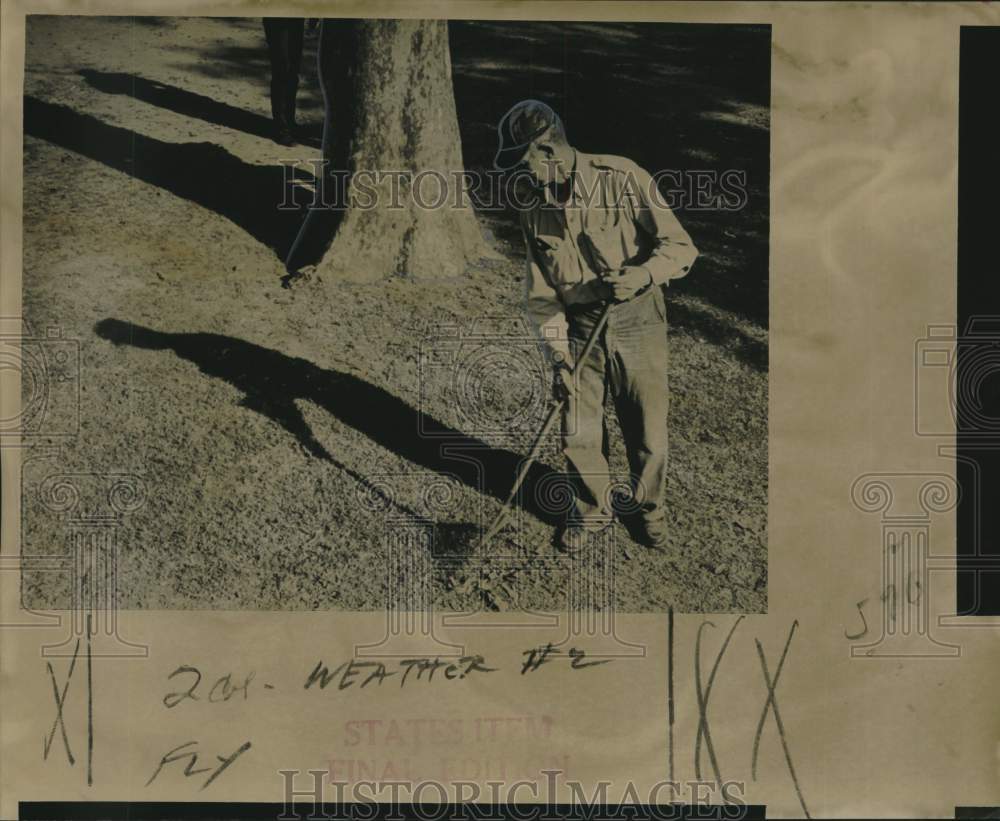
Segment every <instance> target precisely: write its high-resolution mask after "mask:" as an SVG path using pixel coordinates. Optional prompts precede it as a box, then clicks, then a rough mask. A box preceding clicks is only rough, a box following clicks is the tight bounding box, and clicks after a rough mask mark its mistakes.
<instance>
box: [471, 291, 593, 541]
mask: <svg viewBox="0 0 1000 821" xmlns="http://www.w3.org/2000/svg"><path fill="white" fill-rule="evenodd" d="M612 304H613V303H612V302H608V303H607V304H605V306H604V310H603V311H601V315H600V317H598V319H597V324H596V325H594V329H593V330H592V331H591V332H590V336H588V337H587V341H586V342H585V343H584V346H583V350H582V351H580V355H579V356H578V357H577V358H576V362H574V363H573V368H572V369H571V370H570V377H571V378H573V379H575V378H576V375H577V373H578V372H579V370H580V367H581V365H582V364H583V363H584V362H585V361H586V359H587V357H588V356H590V352H591V351H592V350H593V349H594V346H595V345H596V344H597V340H598V338H599V337H600V336H601V331H603V330H604V326H605V325H607V323H608V313H609V312H610V310H611V306H612ZM565 404H566V402H565V400H564V399H559V400H557V401H556V403H555V404H554V405H553V406H552V408H551V409H550V410H549V415H548V416H547V417H545V424H543V425H542V428H541V430H539V431H538V435H537V436H535V441H534V442H533V443H532V445H531V450H530V451H529V452H528V458H527V459H525V460H524V463H523V464H522V465H521V469H520V470H519V471H518V472H517V478H516V479H514V485H513V487H511V489H510V493H508V494H507V499H506V501H505V502H504V503H503V507H502V508H501V509H500V512H499V513H498V514H497V515H496V517H495V518H494V519H493V522H492V523H491V524H490V527H489V529H488V530H487V531H486V534H485V535H484V536H483V541H484V542H485V541H487V540H489V539H490V538H492V537H493V536H494V535H495V534H496V532H497V531H498V530H499V529H500V527H501V525H502V524H503V523H504V521H505V520H506V518H507V515H508V513H509V511H510V505H511V502H513V501H514V497H515V496H517V492H518V491H519V490H520V489H521V485H522V484H524V480H525V478H526V477H527V476H528V471H529V470H531V466H532V465H533V464H534V463H535V460H536V459H537V458H538V452H539V451H540V450H541V448H542V442H543V441H544V440H545V437H546V436H548V435H549V431H551V430H552V426H553V425H554V424H555V422H556V420H557V419H558V418H559V412H560V411H561V410H562V408H563V405H565Z"/></svg>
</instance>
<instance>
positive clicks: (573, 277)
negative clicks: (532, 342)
mask: <svg viewBox="0 0 1000 821" xmlns="http://www.w3.org/2000/svg"><path fill="white" fill-rule="evenodd" d="M575 157H576V162H575V167H574V171H573V173H572V174H571V180H572V185H573V187H572V195H571V196H570V197H569V199H568V201H567V203H566V204H565V205H560V204H558V203H556V202H554V201H553V200H552V198H551V196H549V192H548V189H545V191H546V200H545V201H544V202H541V201H540V202H538V203H535V204H533V206H532V207H531V208H527V209H524V210H522V211H521V230H522V232H523V234H524V239H525V244H526V246H527V273H526V276H525V283H526V291H527V306H526V311H527V314H528V318H529V320H530V321H531V323H532V325H533V326H534V328H535V329H536V330H537V332H538V334H539V336H540V337H541V338H542V339H543V340H544V341H545V342H546V343H548V345H549V347H550V348H551V350H552V351H557V352H559V353H561V354H563V355H564V356H568V351H569V343H568V339H567V319H566V307H567V306H570V305H577V304H587V303H593V302H598V301H600V300H601V299H602V298H604V295H605V289H604V287H603V286H602V285H601V279H600V276H601V274H603V273H606V272H608V271H616V270H618V269H620V268H622V267H624V266H626V265H637V266H641V267H643V268H645V269H646V270H647V271H648V272H649V275H650V279H651V280H652V282H653V283H654V284H656V285H662V284H665V283H666V282H668V281H669V280H671V279H678V278H680V277H682V276H684V275H685V274H687V272H688V271H689V270H690V269H691V266H692V265H693V264H694V261H695V258H696V257H697V256H698V250H697V249H696V248H695V247H694V243H693V242H691V237H690V236H688V234H687V232H686V231H685V230H684V228H683V227H681V224H680V222H678V220H677V217H676V216H675V215H674V213H673V211H671V210H670V208H669V207H668V206H667V205H666V203H664V202H663V200H662V197H661V196H660V195H659V194H658V192H657V191H656V190H655V186H656V183H655V182H654V181H653V179H652V177H650V175H649V174H648V173H647V172H646V171H644V170H643V169H642V168H640V167H639V166H638V165H636V164H635V163H634V162H632V161H631V160H627V159H625V158H624V157H613V156H608V155H604V154H583V153H581V152H575Z"/></svg>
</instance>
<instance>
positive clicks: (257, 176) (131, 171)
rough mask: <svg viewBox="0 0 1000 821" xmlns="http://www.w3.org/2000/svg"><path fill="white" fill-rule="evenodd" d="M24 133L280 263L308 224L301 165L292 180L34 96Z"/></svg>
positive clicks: (281, 171)
mask: <svg viewBox="0 0 1000 821" xmlns="http://www.w3.org/2000/svg"><path fill="white" fill-rule="evenodd" d="M24 133H25V135H27V136H30V137H36V138H38V139H42V140H46V141H48V142H50V143H52V144H54V145H58V146H60V147H62V148H65V149H68V150H70V151H74V152H76V153H77V154H81V155H82V156H84V157H88V158H90V159H92V160H96V161H98V162H101V163H103V164H104V165H106V166H108V167H109V168H113V169H115V170H116V171H121V172H123V173H125V174H128V175H129V176H131V177H134V178H136V179H139V180H142V181H143V182H146V183H149V184H150V185H155V186H157V187H158V188H162V189H163V190H165V191H169V192H170V193H171V194H174V195H175V196H178V197H180V198H181V199H185V200H189V201H190V202H194V203H196V204H198V205H200V206H202V207H204V208H208V209H209V210H210V211H214V212H215V213H217V214H219V215H220V216H223V217H225V218H226V219H228V220H230V221H231V222H232V223H234V224H235V225H238V226H239V227H240V228H242V229H243V230H244V231H246V232H247V233H248V234H250V236H252V237H253V238H254V239H256V240H257V241H258V242H261V243H263V244H264V245H266V246H267V247H268V248H270V249H272V250H273V251H274V252H275V254H276V255H277V256H278V258H279V259H281V260H284V258H285V256H286V255H287V253H288V249H289V248H290V247H291V243H292V240H294V239H295V235H296V233H297V231H298V229H299V226H300V224H301V222H302V214H303V208H301V207H299V206H297V205H296V204H295V203H296V195H295V186H294V182H295V181H309V182H313V183H314V182H315V179H314V177H313V176H312V175H311V174H309V173H308V172H306V171H304V170H302V169H301V168H298V167H295V168H294V169H292V170H293V172H294V173H291V174H290V173H288V171H287V170H286V168H285V167H283V166H277V165H275V166H268V165H252V164H250V163H246V162H243V160H241V159H239V157H236V156H234V155H233V154H230V153H229V152H228V151H226V149H224V148H222V147H221V146H218V145H214V144H212V143H205V142H203V143H170V142H164V141H163V140H157V139H155V138H153V137H146V136H144V135H142V134H137V133H135V132H134V131H130V130H128V129H127V128H119V127H118V126H113V125H108V124H107V123H103V122H101V121H100V120H98V119H96V118H95V117H91V116H90V115H89V114H81V113H79V112H77V111H74V110H73V109H71V108H68V107H66V106H63V105H58V104H55V103H47V102H44V101H42V100H39V99H37V98H35V97H31V96H26V97H25V98H24ZM282 206H285V207H282Z"/></svg>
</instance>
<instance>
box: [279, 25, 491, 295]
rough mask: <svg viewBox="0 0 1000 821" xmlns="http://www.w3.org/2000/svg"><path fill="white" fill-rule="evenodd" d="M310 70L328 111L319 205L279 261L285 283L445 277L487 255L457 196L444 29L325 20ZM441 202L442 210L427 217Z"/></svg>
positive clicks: (457, 149)
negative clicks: (315, 72) (295, 276)
mask: <svg viewBox="0 0 1000 821" xmlns="http://www.w3.org/2000/svg"><path fill="white" fill-rule="evenodd" d="M319 71H320V81H321V84H322V87H323V97H324V100H325V103H326V119H325V124H324V128H323V158H324V160H325V161H326V163H325V168H324V173H323V174H322V175H321V179H320V181H319V183H318V186H319V192H318V193H319V195H320V202H321V206H320V207H319V208H311V209H310V212H309V214H308V216H307V218H306V220H305V222H304V224H303V226H302V229H301V230H300V232H299V236H298V238H297V239H296V241H295V244H294V245H293V247H292V250H291V251H290V252H289V255H288V259H287V260H286V267H287V268H288V271H289V273H295V272H297V271H301V270H303V269H306V270H310V267H311V269H312V270H314V272H315V273H316V274H318V275H319V276H320V278H322V279H327V278H329V279H346V280H352V281H373V280H378V279H381V278H384V277H386V276H392V275H400V274H402V275H407V276H413V277H452V276H458V275H460V274H462V273H463V272H465V271H466V270H467V268H468V267H469V265H470V264H473V263H475V262H476V261H478V260H479V259H482V258H486V257H493V256H495V253H494V252H493V251H492V249H490V247H489V246H488V244H487V243H486V241H485V239H484V236H483V232H482V230H481V228H480V226H479V222H478V220H477V218H476V215H475V213H474V211H473V209H472V208H471V206H469V205H468V203H467V201H463V199H462V197H461V194H460V190H461V187H462V186H461V182H460V180H461V177H460V174H461V171H462V169H463V167H464V166H463V163H462V147H461V140H460V137H459V131H458V117H457V114H456V111H455V93H454V88H453V85H452V78H451V56H450V53H449V49H448V24H447V22H445V21H435V20H324V21H323V24H322V28H321V31H320V46H319ZM389 172H406V175H405V176H403V175H400V174H396V175H395V177H393V175H391V174H390V173H389ZM379 174H380V175H381V179H378V178H377V177H376V175H379ZM415 175H416V176H415ZM415 180H416V181H418V182H421V184H420V185H419V186H414V185H413V182H414V181H415ZM442 182H444V184H445V186H446V194H447V196H446V197H445V196H443V194H444V192H443V191H442ZM414 187H417V188H419V191H417V192H414ZM345 192H346V193H345ZM415 193H416V194H417V196H416V197H415V196H414V194H415ZM442 198H443V199H444V200H445V203H444V205H443V206H440V207H426V206H429V205H431V206H432V205H435V204H436V203H437V202H438V201H440V200H441V199H442ZM373 200H374V202H375V204H374V207H370V206H371V203H372V201H373ZM456 203H458V204H459V205H460V207H455V206H456ZM331 204H338V205H340V206H341V207H338V208H332V209H331V208H330V207H329V205H331ZM345 204H346V208H345V207H342V206H344V205H345Z"/></svg>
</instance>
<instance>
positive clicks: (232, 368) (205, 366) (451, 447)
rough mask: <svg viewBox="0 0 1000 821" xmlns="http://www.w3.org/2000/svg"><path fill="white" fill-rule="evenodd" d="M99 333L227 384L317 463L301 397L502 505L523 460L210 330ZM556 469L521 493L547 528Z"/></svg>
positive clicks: (107, 327)
mask: <svg viewBox="0 0 1000 821" xmlns="http://www.w3.org/2000/svg"><path fill="white" fill-rule="evenodd" d="M94 330H95V332H96V333H97V335H98V336H99V337H100V338H101V339H106V340H108V341H110V342H112V343H114V344H115V345H131V346H133V347H136V348H143V349H146V350H169V351H173V352H174V353H175V354H177V356H180V357H181V358H183V359H187V360H188V361H189V362H193V363H194V364H195V365H197V366H198V368H199V370H201V372H202V373H204V374H206V375H207V376H211V377H213V378H215V379H223V380H225V381H226V382H228V383H229V384H231V385H232V386H233V387H235V388H236V389H237V390H239V391H241V392H242V393H243V399H242V400H241V404H242V406H243V407H246V408H248V409H250V410H253V411H256V412H257V413H260V414H261V415H263V416H266V417H267V418H268V419H271V420H272V421H274V422H276V423H277V424H279V425H281V427H283V428H284V429H285V430H286V431H288V432H289V433H291V434H292V435H293V436H295V437H296V438H297V439H298V441H299V443H300V444H301V445H302V446H303V447H304V448H305V449H306V450H307V451H308V452H309V453H311V454H312V455H313V456H315V457H317V458H319V459H324V460H327V461H331V462H335V460H334V458H333V457H332V456H331V455H330V453H329V452H328V451H327V450H326V448H325V447H324V446H323V445H322V444H321V443H320V442H319V441H318V440H317V439H316V437H315V435H314V434H313V432H312V430H311V428H310V427H309V425H308V423H307V422H306V420H305V418H304V417H303V415H302V412H301V411H300V410H299V409H298V407H297V406H296V404H295V400H297V399H305V400H308V401H310V402H313V403H315V404H316V405H317V406H319V407H321V408H323V409H324V410H326V411H327V412H328V413H330V414H332V415H333V416H334V417H336V418H337V419H338V420H340V421H341V422H343V423H344V424H346V425H349V426H350V427H352V428H354V429H355V430H356V431H358V432H359V433H361V434H363V435H365V436H367V437H368V438H369V439H371V440H372V441H373V442H375V443H376V444H378V445H380V446H381V447H384V448H386V449H387V450H390V451H392V452H394V453H396V454H397V455H399V456H401V457H403V458H404V459H407V460H408V461H410V462H413V463H414V464H417V465H420V466H421V467H424V468H426V469H428V470H432V471H435V472H439V473H446V474H450V475H452V476H455V477H456V478H458V479H459V480H460V481H462V482H463V483H464V484H465V485H467V486H469V487H471V488H472V489H474V490H476V491H479V492H481V493H484V494H487V495H490V496H493V497H494V498H496V499H499V500H501V501H502V500H504V499H505V498H506V496H507V493H508V492H509V490H510V484H511V482H513V480H514V477H515V475H516V473H517V471H518V468H519V467H520V465H521V461H522V458H523V457H522V456H521V455H519V454H517V453H513V452H512V451H508V450H502V449H499V448H492V447H490V446H489V445H487V444H486V443H485V442H482V441H481V440H479V439H476V438H475V437H473V436H469V435H467V434H464V433H462V432H461V431H458V430H455V429H454V428H451V427H449V426H448V425H445V424H444V423H442V422H440V421H438V420H437V419H435V418H433V417H432V416H430V415H428V414H426V413H424V412H422V411H421V410H418V409H416V408H412V407H410V406H409V405H408V404H407V403H406V402H404V401H402V400H401V399H399V398H397V397H395V396H393V395H392V394H391V393H389V392H388V391H385V390H383V389H382V388H379V387H377V386H375V385H372V384H371V383H369V382H366V381H365V380H363V379H360V378H358V377H356V376H353V375H351V374H347V373H342V372H340V371H336V370H332V369H324V368H320V367H318V366H316V365H314V364H313V363H311V362H308V361H307V360H305V359H300V358H298V357H292V356H287V355H286V354H283V353H280V352H279V351H274V350H271V349H269V348H264V347H261V346H260V345H255V344H253V343H252V342H246V341H244V340H241V339H235V338H233V337H229V336H223V335H220V334H211V333H165V332H161V331H155V330H152V329H150V328H144V327H142V326H141V325H135V324H133V323H130V322H124V321H122V320H119V319H110V318H109V319H102V320H101V321H100V322H98V323H97V325H96V326H95V328H94ZM554 472H555V471H554V470H553V469H552V468H550V467H548V466H545V465H542V464H539V463H535V464H534V465H533V466H532V469H531V471H530V472H529V474H528V478H527V479H526V481H525V485H524V488H523V490H522V492H521V494H520V495H521V497H522V499H523V502H522V506H523V507H524V509H525V510H526V511H528V512H529V513H531V514H532V515H534V516H535V517H537V518H538V519H540V520H542V521H544V522H546V523H549V524H554V523H555V521H556V520H555V517H554V516H553V513H552V512H551V511H546V510H544V509H542V507H541V506H540V505H539V504H538V503H537V502H536V501H535V500H536V499H537V498H539V496H538V493H537V489H538V488H539V482H544V481H545V480H546V478H547V477H550V476H551V475H552V474H553V473H554ZM356 478H357V477H356Z"/></svg>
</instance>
